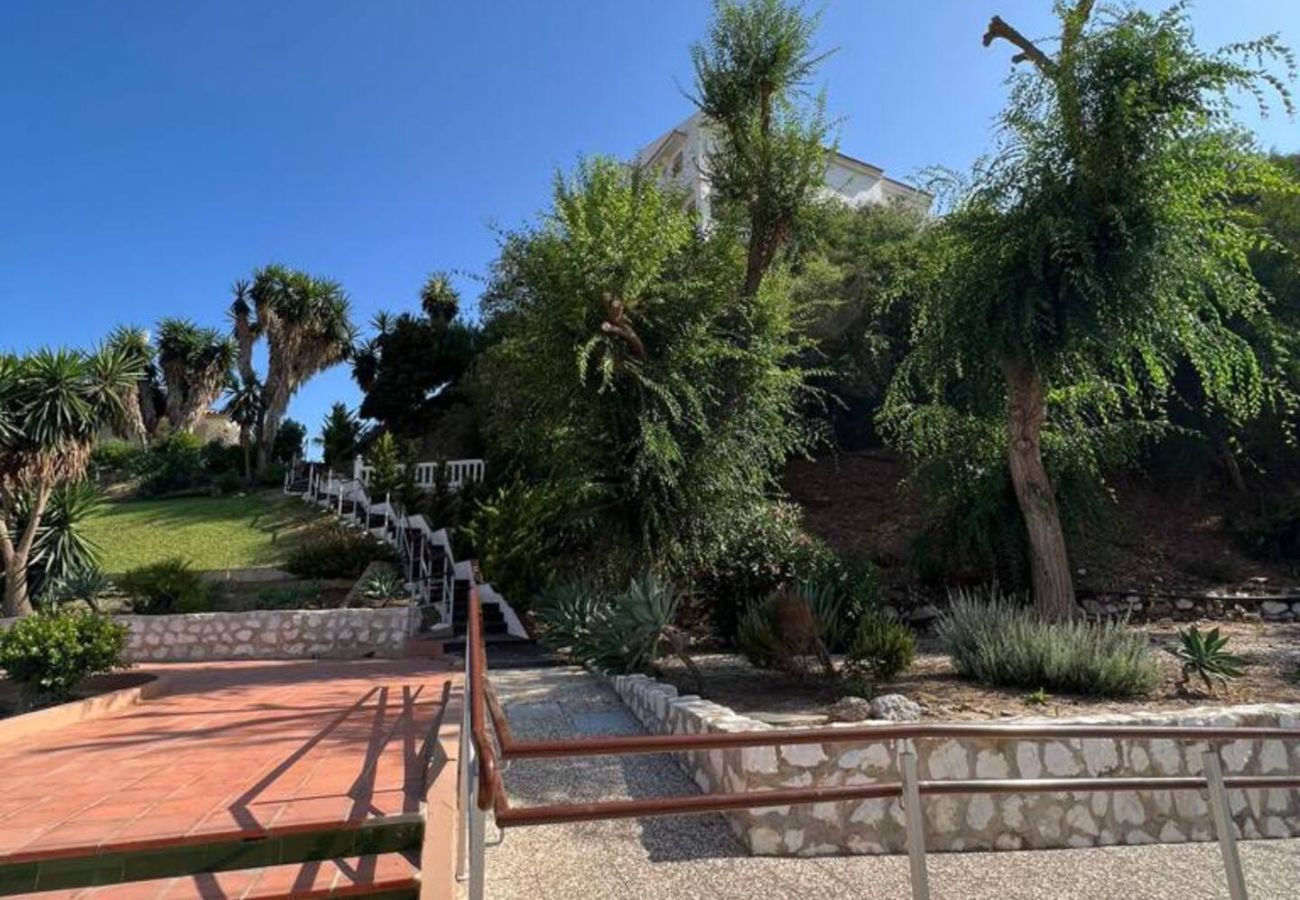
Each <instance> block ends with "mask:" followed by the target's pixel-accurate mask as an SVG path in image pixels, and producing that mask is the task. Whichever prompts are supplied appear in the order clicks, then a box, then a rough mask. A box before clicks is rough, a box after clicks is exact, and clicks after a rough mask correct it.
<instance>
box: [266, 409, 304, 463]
mask: <svg viewBox="0 0 1300 900" xmlns="http://www.w3.org/2000/svg"><path fill="white" fill-rule="evenodd" d="M306 444H307V426H306V425H304V424H302V423H301V422H297V421H294V420H293V419H285V420H284V421H283V422H282V423H281V424H280V428H279V429H278V430H277V431H276V432H275V446H274V447H272V448H271V458H272V459H274V460H275V461H276V462H278V463H283V464H284V465H288V464H290V463H292V462H293V461H294V460H295V459H302V455H303V450H304V449H305V448H306Z"/></svg>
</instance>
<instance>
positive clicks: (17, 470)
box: [0, 345, 141, 616]
mask: <svg viewBox="0 0 1300 900" xmlns="http://www.w3.org/2000/svg"><path fill="white" fill-rule="evenodd" d="M140 376H141V369H140V368H139V360H138V359H137V358H136V357H135V356H134V355H132V354H130V353H127V352H123V351H122V350H120V349H114V348H113V347H111V346H107V345H106V346H104V347H102V348H100V349H98V350H96V351H94V352H93V353H82V352H77V351H72V350H39V351H37V352H35V353H33V354H31V355H29V356H22V357H17V356H0V557H2V558H3V562H4V575H5V600H4V614H5V615H6V616H25V615H28V614H29V613H31V611H32V605H31V600H30V597H29V591H28V566H29V564H30V562H31V557H32V551H33V548H34V546H35V543H36V540H37V537H38V534H39V532H40V529H41V523H42V518H43V516H44V515H45V511H46V507H47V505H48V503H49V501H50V497H51V495H52V494H53V492H54V491H55V490H56V489H57V488H58V487H59V486H60V485H63V484H66V483H68V482H72V481H76V480H78V479H80V478H81V477H82V476H83V475H84V474H85V471H86V466H87V463H88V462H89V460H90V451H91V447H92V446H93V444H94V441H95V438H96V437H97V435H98V434H99V431H100V430H101V429H102V428H104V427H105V426H107V425H109V424H111V423H113V422H119V421H121V419H122V417H123V416H124V415H125V412H126V410H125V406H126V403H125V400H124V398H128V397H129V396H130V392H131V390H132V389H133V388H134V386H135V385H136V383H137V382H138V380H139V379H140ZM20 514H21V517H22V520H23V521H22V525H21V527H16V526H15V520H16V518H17V517H18V516H19V515H20Z"/></svg>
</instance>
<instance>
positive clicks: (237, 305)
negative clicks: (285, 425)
mask: <svg viewBox="0 0 1300 900" xmlns="http://www.w3.org/2000/svg"><path fill="white" fill-rule="evenodd" d="M230 316H231V319H232V320H233V322H234V333H235V341H236V343H237V345H238V347H239V372H240V375H241V377H242V378H243V379H244V380H245V381H254V380H258V379H257V375H256V372H255V371H254V368H253V347H254V345H255V344H256V343H257V342H258V341H259V340H265V341H266V347H267V368H266V375H265V377H263V378H262V379H260V382H261V384H262V401H261V417H260V421H259V422H258V427H257V441H256V443H257V473H258V475H263V474H265V473H266V470H267V468H268V467H269V466H270V464H271V462H272V453H273V449H274V447H275V436H276V432H278V431H279V429H280V423H281V422H282V421H283V419H284V415H285V412H286V410H287V409H288V407H289V400H290V399H292V397H293V395H294V394H295V393H296V392H297V391H298V388H300V387H302V385H303V384H304V383H305V382H306V381H307V380H308V379H310V378H311V377H312V376H314V375H316V374H317V373H319V372H322V371H324V370H325V369H328V368H329V367H331V366H333V365H336V364H338V363H340V362H342V361H344V360H345V359H347V358H348V355H349V354H350V353H351V352H352V343H353V340H354V339H355V336H356V328H355V326H354V325H353V324H352V319H351V310H350V307H349V303H348V298H347V294H345V293H344V291H343V288H342V286H341V285H340V284H339V283H338V282H337V281H330V280H329V279H325V278H319V277H316V276H314V275H310V274H308V273H306V272H302V271H299V270H296V269H289V268H286V267H284V266H278V265H269V266H264V267H263V268H261V269H258V270H256V271H255V272H254V273H253V278H252V281H251V282H244V281H241V282H239V283H237V284H236V285H235V299H234V301H233V302H232V303H231V307H230Z"/></svg>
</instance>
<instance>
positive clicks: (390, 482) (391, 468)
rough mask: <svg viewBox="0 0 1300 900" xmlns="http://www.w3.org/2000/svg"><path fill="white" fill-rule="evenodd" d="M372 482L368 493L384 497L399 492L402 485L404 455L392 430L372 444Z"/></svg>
mask: <svg viewBox="0 0 1300 900" xmlns="http://www.w3.org/2000/svg"><path fill="white" fill-rule="evenodd" d="M367 462H369V463H370V483H369V486H368V487H367V493H369V494H370V495H371V496H372V497H384V496H386V495H388V494H394V493H397V491H398V490H399V489H400V488H401V486H402V456H401V451H400V450H399V448H398V446H397V441H396V440H394V438H393V434H392V432H390V431H385V432H384V433H383V434H381V435H380V436H379V438H378V439H377V440H376V441H375V442H374V443H373V444H371V445H370V454H369V458H368V459H367Z"/></svg>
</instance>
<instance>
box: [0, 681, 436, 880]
mask: <svg viewBox="0 0 1300 900" xmlns="http://www.w3.org/2000/svg"><path fill="white" fill-rule="evenodd" d="M156 668H158V669H160V670H162V669H165V670H166V673H167V676H168V679H169V681H170V684H171V692H170V693H169V694H167V695H165V696H163V697H159V698H156V699H154V700H151V701H148V702H146V703H142V704H140V705H137V706H133V707H131V708H129V709H128V710H125V711H123V712H121V713H119V714H116V715H112V716H109V717H107V718H102V719H96V720H94V721H88V722H81V723H77V724H75V725H70V726H67V727H64V728H60V729H57V730H54V731H50V732H46V733H43V734H40V735H35V736H33V737H32V738H31V739H30V740H25V741H23V742H21V743H17V744H6V745H0V798H2V799H3V802H2V803H0V864H13V863H19V862H22V861H24V860H29V859H42V860H47V859H54V858H58V857H72V856H81V855H85V854H86V853H87V852H99V853H101V854H102V853H107V852H125V851H128V850H130V851H135V850H140V849H147V848H150V847H156V846H164V845H172V844H175V843H176V842H177V841H187V842H191V843H195V844H198V843H211V842H213V841H216V840H221V839H245V838H249V837H257V836H265V835H268V834H280V835H287V834H293V833H295V832H304V831H311V830H313V829H316V828H318V827H319V826H321V825H333V824H338V823H352V824H357V825H360V824H362V823H365V822H369V821H373V820H377V819H380V818H384V817H392V816H417V815H418V812H419V803H420V797H421V788H422V786H423V781H424V764H425V760H426V753H427V751H428V749H429V743H428V741H429V738H430V736H431V732H432V728H433V726H434V724H435V722H436V720H437V717H438V714H439V712H440V710H441V708H442V703H443V693H442V691H443V686H444V684H445V683H446V682H447V681H448V679H449V678H451V677H452V673H451V672H450V671H448V668H447V666H446V665H445V664H443V663H440V662H438V661H431V660H414V659H413V660H383V661H378V660H376V661H370V660H365V661H355V662H338V661H331V662H324V661H320V662H313V661H308V662H236V663H205V664H201V665H200V664H194V665H173V666H166V667H162V666H159V667H156Z"/></svg>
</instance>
